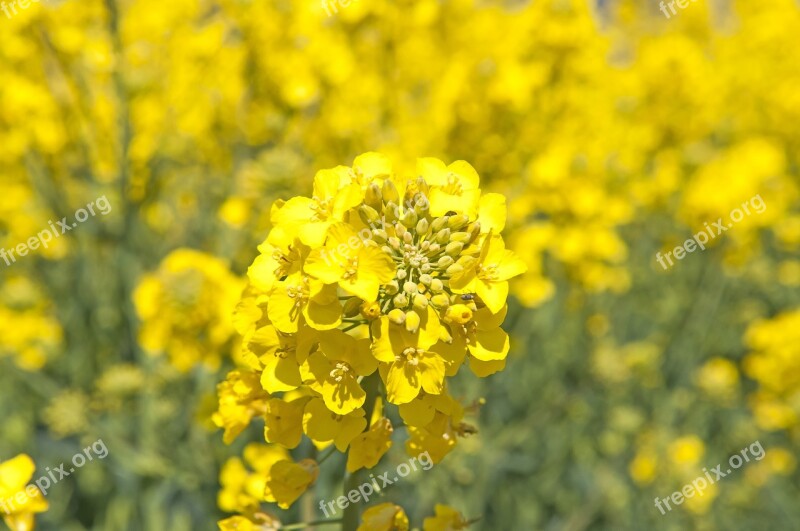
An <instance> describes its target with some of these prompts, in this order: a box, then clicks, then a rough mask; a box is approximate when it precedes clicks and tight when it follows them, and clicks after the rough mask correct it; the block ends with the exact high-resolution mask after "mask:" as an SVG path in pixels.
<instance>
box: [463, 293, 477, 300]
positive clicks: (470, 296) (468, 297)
mask: <svg viewBox="0 0 800 531" xmlns="http://www.w3.org/2000/svg"><path fill="white" fill-rule="evenodd" d="M461 300H462V301H472V300H475V294H474V293H467V294H466V295H462V296H461Z"/></svg>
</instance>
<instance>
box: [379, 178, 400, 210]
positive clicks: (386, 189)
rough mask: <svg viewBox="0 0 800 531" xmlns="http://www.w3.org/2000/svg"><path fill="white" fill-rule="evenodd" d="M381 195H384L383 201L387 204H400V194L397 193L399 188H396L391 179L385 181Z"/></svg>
mask: <svg viewBox="0 0 800 531" xmlns="http://www.w3.org/2000/svg"><path fill="white" fill-rule="evenodd" d="M381 195H383V200H384V201H385V202H386V203H390V202H391V203H394V204H395V205H396V204H398V203H399V202H400V194H399V193H397V187H395V185H394V183H393V182H392V180H391V179H386V180H384V181H383V188H382V189H381Z"/></svg>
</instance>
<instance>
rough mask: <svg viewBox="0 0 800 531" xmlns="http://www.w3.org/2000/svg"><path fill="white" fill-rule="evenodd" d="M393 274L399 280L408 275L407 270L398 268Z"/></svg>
mask: <svg viewBox="0 0 800 531" xmlns="http://www.w3.org/2000/svg"><path fill="white" fill-rule="evenodd" d="M395 276H396V277H397V278H399V279H400V280H403V279H404V278H406V277H407V276H408V271H406V270H405V269H398V270H397V273H395Z"/></svg>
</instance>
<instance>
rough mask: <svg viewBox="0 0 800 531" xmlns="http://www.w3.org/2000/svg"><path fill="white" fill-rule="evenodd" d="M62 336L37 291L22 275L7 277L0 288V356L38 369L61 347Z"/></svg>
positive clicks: (60, 330) (26, 367)
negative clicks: (12, 357) (11, 357)
mask: <svg viewBox="0 0 800 531" xmlns="http://www.w3.org/2000/svg"><path fill="white" fill-rule="evenodd" d="M0 267H2V265H0ZM63 335H64V333H63V330H62V328H61V325H60V324H59V322H58V320H57V319H56V318H55V317H53V315H52V312H51V311H50V307H49V304H47V302H46V298H45V297H44V295H43V294H42V293H41V290H40V289H38V288H37V287H36V285H35V284H34V283H33V282H31V281H30V280H29V279H28V278H27V277H25V276H22V275H9V276H7V277H6V278H5V279H4V283H3V284H2V287H0V356H12V355H13V356H14V361H15V362H16V364H17V365H18V366H19V367H21V368H23V369H26V370H38V369H40V368H41V367H42V366H43V365H44V364H45V363H46V361H47V360H48V358H50V357H52V355H53V354H54V353H55V352H57V351H58V350H59V349H60V348H61V346H62V339H63Z"/></svg>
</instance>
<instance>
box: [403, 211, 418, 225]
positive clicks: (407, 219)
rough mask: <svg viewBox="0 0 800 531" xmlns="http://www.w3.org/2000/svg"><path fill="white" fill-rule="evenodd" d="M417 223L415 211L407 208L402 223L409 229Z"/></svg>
mask: <svg viewBox="0 0 800 531" xmlns="http://www.w3.org/2000/svg"><path fill="white" fill-rule="evenodd" d="M416 224H417V213H416V212H414V211H413V210H407V211H406V213H405V214H403V225H405V226H406V227H407V228H409V229H411V228H413V227H414V226H415V225H416Z"/></svg>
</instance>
